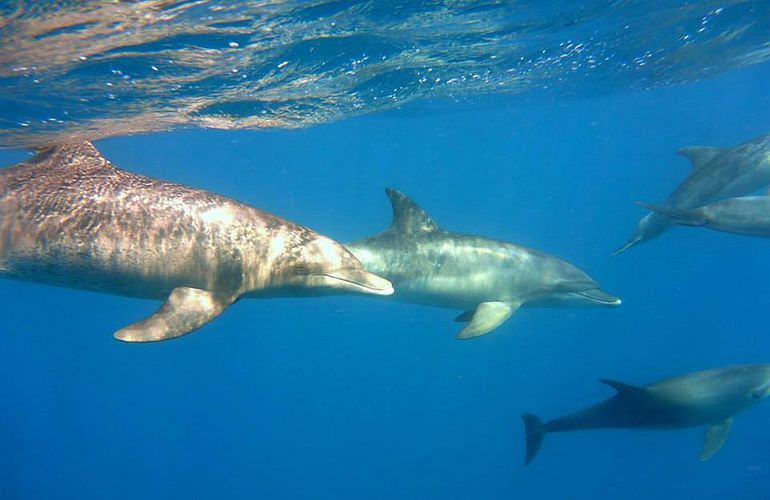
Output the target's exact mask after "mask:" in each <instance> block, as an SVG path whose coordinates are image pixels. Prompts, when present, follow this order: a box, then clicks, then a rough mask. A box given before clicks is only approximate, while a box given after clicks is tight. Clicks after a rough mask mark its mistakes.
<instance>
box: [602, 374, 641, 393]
mask: <svg viewBox="0 0 770 500" xmlns="http://www.w3.org/2000/svg"><path fill="white" fill-rule="evenodd" d="M599 382H601V383H602V384H607V385H608V386H610V387H612V388H613V389H615V390H616V391H618V396H636V395H640V394H643V393H644V392H645V391H646V389H645V388H644V387H639V386H638V385H631V384H624V383H623V382H618V381H617V380H610V379H607V378H600V379H599Z"/></svg>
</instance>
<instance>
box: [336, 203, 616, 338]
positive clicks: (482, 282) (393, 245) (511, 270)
mask: <svg viewBox="0 0 770 500" xmlns="http://www.w3.org/2000/svg"><path fill="white" fill-rule="evenodd" d="M386 193H387V195H388V197H389V198H390V202H391V204H392V206H393V222H392V224H391V226H390V228H388V229H387V230H386V231H384V232H382V233H380V234H378V235H376V236H373V237H371V238H366V239H362V240H359V241H356V242H353V243H349V244H347V247H348V249H350V250H351V251H352V252H353V254H354V255H355V256H356V257H357V258H358V259H359V260H360V261H361V263H363V265H364V267H365V268H366V270H367V271H370V272H373V273H376V274H379V275H381V276H384V277H386V278H387V279H388V280H390V281H391V282H392V283H393V286H394V287H395V289H396V293H395V294H394V295H393V297H394V298H395V299H397V300H403V301H406V302H414V303H418V304H427V305H432V306H439V307H448V308H453V309H465V310H466V312H465V313H463V314H461V315H460V316H459V317H458V318H457V321H467V322H468V325H467V326H466V327H465V328H464V329H463V330H462V331H461V332H460V334H459V338H462V339H466V338H472V337H478V336H479V335H484V334H485V333H487V332H490V331H491V330H493V329H495V328H497V327H498V326H499V325H500V324H502V323H503V322H504V321H505V320H506V319H508V318H509V317H510V316H511V315H512V314H513V313H514V312H516V310H517V309H518V308H519V307H521V306H523V305H527V306H549V305H567V306H569V305H604V306H606V305H611V306H614V305H618V304H620V299H618V298H617V297H615V296H612V295H610V294H608V293H606V292H604V291H602V290H600V289H599V285H598V284H597V283H596V281H594V280H593V279H592V278H591V277H590V276H588V275H587V274H586V273H585V272H583V271H582V270H580V269H578V268H577V267H575V266H573V265H572V264H570V263H568V262H565V261H563V260H560V259H557V258H556V257H553V256H550V255H548V254H545V253H543V252H540V251H538V250H533V249H531V248H526V247H523V246H519V245H514V244H512V243H507V242H504V241H499V240H493V239H490V238H484V237H482V236H475V235H469V234H460V233H452V232H449V231H445V230H443V229H441V228H440V227H439V226H438V225H436V223H435V222H433V220H432V219H431V218H430V216H429V215H428V214H427V213H426V212H425V211H424V210H423V209H421V208H420V207H419V206H418V205H417V204H416V203H415V202H414V201H412V200H411V199H410V198H408V197H407V196H405V195H404V194H403V193H401V192H399V191H397V190H395V189H390V188H389V189H387V190H386Z"/></svg>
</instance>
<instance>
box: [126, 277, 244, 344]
mask: <svg viewBox="0 0 770 500" xmlns="http://www.w3.org/2000/svg"><path fill="white" fill-rule="evenodd" d="M234 301H235V297H222V296H220V295H218V294H216V293H214V292H210V291H208V290H201V289H200V288H188V287H179V288H174V289H173V290H172V291H171V295H169V296H168V299H167V300H166V302H164V303H163V305H162V306H161V308H160V309H158V311H157V312H156V313H155V314H153V315H152V316H150V317H149V318H147V319H145V320H142V321H139V322H138V323H134V324H133V325H130V326H127V327H125V328H123V329H122V330H119V331H118V332H117V333H116V334H115V338H116V339H118V340H122V341H123V342H156V341H158V340H167V339H173V338H175V337H181V336H182V335H185V334H187V333H190V332H192V331H193V330H197V329H198V328H200V327H202V326H203V325H205V324H206V323H208V322H209V321H211V320H213V319H214V318H216V317H217V316H219V315H220V314H221V313H222V311H224V310H225V309H227V307H228V306H229V305H230V304H232V303H233V302H234Z"/></svg>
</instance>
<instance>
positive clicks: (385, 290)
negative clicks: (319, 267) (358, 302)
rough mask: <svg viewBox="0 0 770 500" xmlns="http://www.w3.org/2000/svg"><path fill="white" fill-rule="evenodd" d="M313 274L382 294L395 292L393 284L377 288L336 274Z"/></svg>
mask: <svg viewBox="0 0 770 500" xmlns="http://www.w3.org/2000/svg"><path fill="white" fill-rule="evenodd" d="M312 276H320V277H326V278H331V279H333V280H336V281H340V282H342V283H347V284H349V285H353V286H355V287H358V288H363V289H364V290H369V291H371V292H372V293H377V294H380V295H390V294H392V293H393V285H391V286H389V287H381V288H377V287H374V286H371V285H366V284H364V283H360V282H358V281H353V280H350V279H347V278H343V277H341V276H335V275H333V274H325V273H316V274H313V275H312ZM383 281H385V280H384V279H383ZM386 282H387V281H386ZM387 283H389V282H387Z"/></svg>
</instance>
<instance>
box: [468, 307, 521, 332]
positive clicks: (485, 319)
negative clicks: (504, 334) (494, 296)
mask: <svg viewBox="0 0 770 500" xmlns="http://www.w3.org/2000/svg"><path fill="white" fill-rule="evenodd" d="M519 307H521V302H482V303H481V304H479V306H478V307H477V308H476V310H475V311H474V312H473V317H472V318H470V323H468V325H467V326H466V327H465V328H463V330H462V331H461V332H460V333H459V334H458V335H457V338H458V339H472V338H474V337H479V336H481V335H484V334H486V333H489V332H491V331H492V330H494V329H495V328H497V327H498V326H500V325H501V324H503V322H505V320H507V319H508V318H510V317H511V315H512V314H513V313H515V312H516V310H517V309H518V308H519ZM460 316H461V317H462V316H463V315H460Z"/></svg>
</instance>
